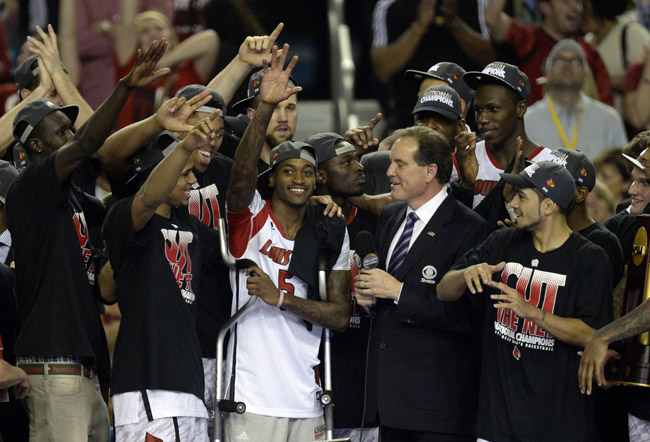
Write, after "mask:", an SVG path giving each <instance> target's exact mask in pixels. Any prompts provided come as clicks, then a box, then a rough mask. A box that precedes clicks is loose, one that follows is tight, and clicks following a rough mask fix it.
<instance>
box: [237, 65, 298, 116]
mask: <svg viewBox="0 0 650 442" xmlns="http://www.w3.org/2000/svg"><path fill="white" fill-rule="evenodd" d="M262 77H264V69H260V70H259V71H257V72H255V73H254V74H253V75H251V78H250V80H248V89H247V90H246V98H244V99H243V100H239V101H238V102H237V103H235V104H233V105H232V109H233V110H234V111H235V112H238V113H240V114H243V113H245V112H246V108H247V107H248V106H249V104H250V102H251V101H253V98H255V96H256V95H257V94H259V93H260V87H261V85H262ZM296 86H298V83H297V82H296V80H295V79H294V78H293V77H291V76H290V77H289V87H296Z"/></svg>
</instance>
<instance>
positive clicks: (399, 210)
mask: <svg viewBox="0 0 650 442" xmlns="http://www.w3.org/2000/svg"><path fill="white" fill-rule="evenodd" d="M406 209H407V206H406V204H405V203H395V204H391V205H389V206H387V207H386V208H385V209H384V210H383V212H382V213H381V216H380V219H379V223H378V226H377V235H376V236H375V243H376V244H375V247H376V250H377V251H378V256H379V268H381V269H386V260H387V256H388V249H389V247H390V243H391V240H392V239H393V238H394V236H395V235H396V233H397V230H398V229H399V227H400V225H401V223H402V222H403V221H404V219H405V218H406ZM488 231H489V229H488V226H487V223H486V222H485V220H483V219H482V218H481V217H480V216H479V215H477V214H476V213H474V212H473V211H472V210H471V209H469V208H468V207H466V206H465V205H463V204H461V203H459V202H457V201H456V200H455V199H454V197H453V196H452V195H448V196H447V198H446V199H445V200H444V201H443V202H442V204H441V206H440V207H439V208H438V210H437V211H436V212H435V214H434V215H433V217H432V218H431V219H430V220H429V222H428V223H427V225H426V226H425V227H424V229H423V230H422V232H421V233H420V235H419V236H418V238H417V239H416V240H415V242H414V243H413V244H412V246H411V248H410V249H409V251H408V253H407V255H406V258H405V260H404V263H403V264H402V266H401V267H400V268H399V270H398V272H397V274H396V275H395V276H396V278H397V279H398V280H399V281H402V282H403V283H404V285H403V287H402V291H401V294H400V299H399V304H397V305H396V304H395V303H394V302H393V300H386V299H380V300H378V302H377V305H376V307H375V311H376V317H375V319H374V324H373V329H372V336H371V347H370V357H369V373H370V375H369V379H368V402H367V410H368V411H367V413H366V416H367V418H368V419H367V420H368V422H370V421H372V420H373V418H376V416H377V414H378V416H379V420H380V422H381V424H383V425H386V426H389V427H395V428H404V429H409V430H416V431H426V432H434V433H452V434H472V432H473V429H474V424H475V418H476V403H477V401H478V375H479V366H478V361H479V345H480V341H479V339H478V334H479V330H480V324H481V320H480V317H481V313H480V312H479V311H478V310H474V309H473V308H472V306H471V303H470V302H469V299H467V298H465V297H463V298H461V299H460V300H458V301H455V302H442V301H439V300H438V299H437V297H436V284H437V283H438V282H440V280H441V279H442V277H443V276H444V274H445V273H446V272H447V271H448V270H449V269H450V268H451V266H452V265H453V264H454V263H455V262H456V260H457V259H458V258H460V257H461V256H462V255H463V254H464V253H465V252H466V251H467V250H469V249H471V248H472V247H474V246H475V245H477V244H479V243H480V242H481V241H483V239H484V238H485V237H486V236H487V234H488Z"/></svg>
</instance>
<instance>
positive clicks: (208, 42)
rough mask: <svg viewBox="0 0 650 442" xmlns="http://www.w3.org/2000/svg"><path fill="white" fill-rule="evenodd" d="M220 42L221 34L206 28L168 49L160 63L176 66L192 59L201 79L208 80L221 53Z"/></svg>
mask: <svg viewBox="0 0 650 442" xmlns="http://www.w3.org/2000/svg"><path fill="white" fill-rule="evenodd" d="M219 44H220V42H219V35H218V34H217V33H216V32H215V31H213V30H212V29H205V30H203V31H201V32H197V33H196V34H194V35H192V36H190V37H188V38H187V39H186V40H183V41H182V42H180V43H179V44H178V45H176V46H174V47H173V48H171V49H170V50H169V51H167V53H166V54H165V55H163V57H162V58H161V59H160V62H159V65H160V66H169V67H175V66H177V65H179V64H181V63H182V62H184V61H186V60H192V62H193V63H194V69H195V71H196V73H197V74H198V75H199V78H201V81H202V82H203V81H207V80H208V78H210V74H212V69H213V68H214V64H215V62H216V61H217V56H218V55H219Z"/></svg>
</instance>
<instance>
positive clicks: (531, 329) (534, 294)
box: [454, 228, 612, 442]
mask: <svg viewBox="0 0 650 442" xmlns="http://www.w3.org/2000/svg"><path fill="white" fill-rule="evenodd" d="M501 261H505V262H506V267H505V268H504V270H503V271H502V272H500V273H495V274H494V275H493V279H494V280H495V281H502V282H504V283H506V284H507V285H508V286H510V287H513V288H516V289H517V290H518V291H519V293H520V294H522V296H524V298H525V299H526V301H527V302H528V303H530V304H532V305H534V306H536V307H538V308H541V309H543V310H545V311H547V312H549V313H553V314H554V315H557V316H561V317H563V318H577V319H581V320H582V321H583V322H585V323H586V324H587V325H589V326H591V327H593V328H595V329H598V328H600V327H602V326H603V325H605V324H606V323H607V320H608V318H609V317H610V316H611V291H612V288H611V269H610V264H609V261H608V259H607V256H606V255H605V253H604V252H603V250H602V249H601V248H600V247H597V246H595V245H594V244H592V243H591V242H589V241H587V240H586V239H584V238H583V237H581V236H580V235H579V234H577V233H575V232H574V233H571V236H570V237H569V239H568V240H567V241H566V242H565V243H564V244H563V245H562V246H561V247H559V248H557V249H555V250H551V251H549V252H546V253H540V252H538V251H537V250H536V249H535V247H534V246H533V240H532V236H531V234H530V233H528V232H519V231H517V230H515V229H514V228H508V229H501V230H498V231H495V232H493V233H492V234H491V235H490V236H489V237H488V238H487V239H486V240H485V242H484V243H483V244H481V245H480V246H478V247H476V248H474V249H472V250H470V251H469V252H467V253H466V254H465V256H464V257H463V258H461V260H460V261H458V262H457V263H456V264H455V265H454V269H462V268H466V267H468V266H471V265H474V264H478V263H481V262H487V263H489V264H498V263H499V262H501ZM490 292H494V290H484V291H483V293H477V295H475V296H472V298H473V299H474V300H475V301H476V302H483V303H484V306H485V315H484V324H483V348H482V370H481V386H480V395H479V396H480V398H479V413H478V418H477V427H476V430H477V433H476V434H477V436H479V437H481V438H483V439H486V440H489V441H490V442H505V441H526V442H569V441H584V442H593V441H594V440H595V434H594V417H593V403H592V398H591V397H590V396H585V395H582V394H580V390H579V388H578V378H577V376H578V366H579V364H580V357H579V356H578V351H579V350H580V349H579V348H578V347H575V346H572V345H568V344H565V343H563V342H561V341H559V340H558V339H556V338H554V337H553V336H552V335H551V334H550V333H548V332H546V331H544V330H543V329H541V328H540V327H538V326H537V325H535V323H534V322H533V321H532V320H529V319H523V318H519V317H518V316H517V315H516V314H515V313H514V312H513V311H512V310H509V309H495V308H494V307H493V304H494V301H493V300H492V299H490V298H489V293H490Z"/></svg>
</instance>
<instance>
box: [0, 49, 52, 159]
mask: <svg viewBox="0 0 650 442" xmlns="http://www.w3.org/2000/svg"><path fill="white" fill-rule="evenodd" d="M38 66H39V69H40V70H41V72H42V71H43V70H45V67H44V66H43V64H42V62H41V60H38ZM39 78H40V83H39V85H38V86H37V87H36V88H34V90H33V91H32V93H31V94H29V95H28V96H27V97H26V98H25V99H23V101H21V102H20V103H18V104H17V105H16V106H14V107H13V108H11V109H10V110H9V111H7V112H6V113H5V114H4V115H3V116H2V117H0V156H4V154H5V153H6V152H7V149H8V148H9V146H11V145H12V144H13V143H15V142H16V140H15V139H14V135H13V124H14V118H16V114H18V112H20V110H21V109H22V108H23V107H25V106H26V105H27V104H28V103H31V102H32V101H34V100H38V99H39V98H47V97H49V96H50V94H51V93H52V92H53V91H54V87H53V86H52V82H51V80H50V76H49V75H48V74H47V73H45V75H43V74H41V75H40V76H39Z"/></svg>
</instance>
